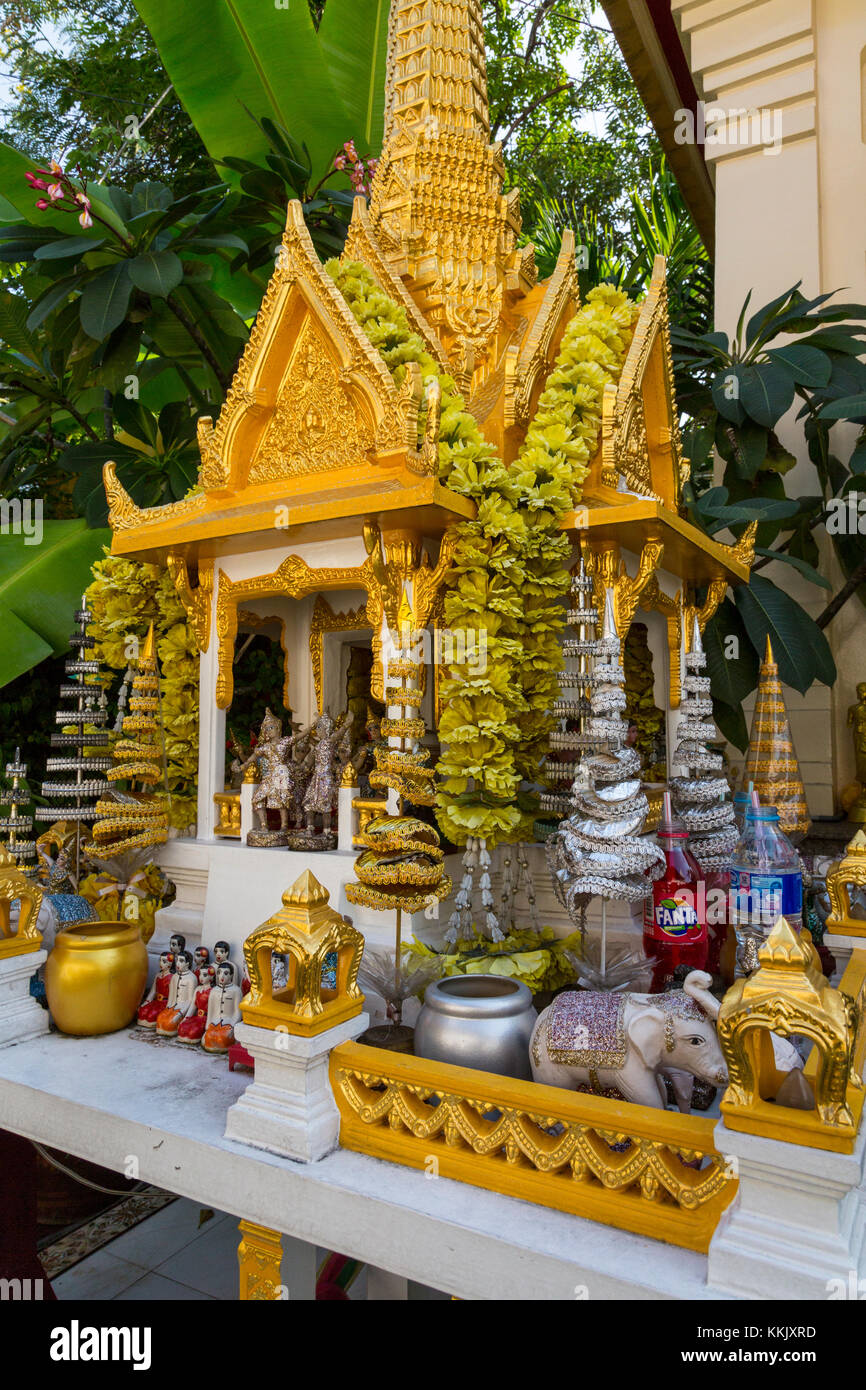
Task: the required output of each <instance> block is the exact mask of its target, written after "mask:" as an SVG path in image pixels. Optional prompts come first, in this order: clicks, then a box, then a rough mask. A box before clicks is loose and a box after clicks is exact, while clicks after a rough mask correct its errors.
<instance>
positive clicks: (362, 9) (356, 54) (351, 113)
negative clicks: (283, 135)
mask: <svg viewBox="0 0 866 1390" xmlns="http://www.w3.org/2000/svg"><path fill="white" fill-rule="evenodd" d="M331 3H334V0H329V4H331ZM136 8H137V9H138V12H139V14H140V15H141V18H142V19H143V20H144V22H145V24H146V25H147V27H148V29H149V30H150V32H151V34H152V36H153V38H154V40H155V42H156V46H157V48H158V49H159V54H160V57H161V59H162V62H163V65H164V67H165V69H166V71H167V72H168V75H169V77H170V78H171V80H172V82H173V83H174V86H175V90H176V92H177V94H178V96H179V97H180V100H181V101H182V102H183V105H184V107H185V108H186V110H187V113H188V115H189V117H190V119H191V120H192V122H193V124H194V125H195V127H196V129H197V131H198V133H199V135H200V136H201V138H202V140H203V141H204V143H205V145H206V146H207V149H208V152H209V153H210V154H211V156H212V157H213V158H214V159H223V158H224V157H225V156H226V155H229V156H233V157H240V158H243V159H248V160H252V161H253V162H255V163H257V164H260V165H264V164H265V162H266V156H267V154H268V153H270V147H269V145H268V143H267V137H266V135H265V133H264V132H263V131H262V130H261V129H260V128H259V127H258V125H257V124H256V121H255V120H253V119H251V118H250V117H251V116H252V117H255V118H256V119H257V120H260V119H261V118H262V117H270V118H271V119H272V120H275V121H278V122H279V123H280V125H282V126H284V127H285V128H286V130H288V131H290V133H291V135H292V138H293V139H294V140H296V141H297V142H298V143H299V144H301V145H306V146H307V149H308V151H309V154H310V158H311V161H312V176H311V182H312V183H314V184H315V183H317V182H318V181H319V179H320V178H322V177H323V175H324V174H325V173H326V172H327V170H328V168H329V167H330V164H331V160H332V159H333V156H334V154H335V153H336V151H337V150H338V149H339V147H340V146H341V145H342V144H343V142H344V141H346V140H349V139H354V140H355V141H356V142H357V145H358V151H359V153H361V154H365V153H368V152H371V151H372V152H376V153H378V149H379V145H380V144H381V138H382V91H383V88H384V52H385V44H386V36H387V29H388V4H387V0H352V3H349V0H337V3H336V6H335V8H336V10H337V13H336V14H335V15H334V16H333V17H332V18H331V19H330V20H329V22H328V23H327V25H325V24H324V21H323V28H322V33H317V32H316V29H315V26H314V25H313V21H312V18H311V17H310V11H309V6H308V5H307V4H306V3H304V2H303V0H298V3H296V2H295V0H290V3H288V4H287V5H285V6H283V5H279V6H278V5H275V4H273V3H269V4H262V0H222V2H221V3H216V4H215V3H214V0H186V3H185V4H183V5H179V4H177V0H136ZM244 108H246V110H245V109H244ZM248 112H249V113H250V114H249V115H248V114H247V113H248Z"/></svg>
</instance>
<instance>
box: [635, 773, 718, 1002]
mask: <svg viewBox="0 0 866 1390" xmlns="http://www.w3.org/2000/svg"><path fill="white" fill-rule="evenodd" d="M657 837H658V843H659V848H660V849H661V850H662V852H663V854H664V856H665V871H664V874H663V875H662V877H661V878H659V879H656V881H655V883H654V884H653V886H652V897H651V898H647V899H646V902H645V904H644V928H643V946H644V954H645V955H646V957H647V959H648V960H650V961H652V963H653V974H652V983H651V985H650V993H651V994H662V993H664V991H665V990H666V989H672V988H674V987H677V986H679V985H681V984H682V979H683V977H684V976H685V974H686V973H687V972H688V971H689V970H705V969H706V965H707V954H708V948H709V943H708V938H707V924H706V921H705V912H704V895H703V894H699V891H698V889H699V885H700V882H701V870H700V867H699V866H698V862H697V860H696V859H695V857H694V855H693V854H692V852H691V850H690V849H689V835H688V831H687V830H686V829H685V828H684V827H683V826H682V825H681V824H680V822H679V821H675V820H674V817H673V814H672V812H671V798H670V793H669V792H665V796H664V809H663V811H662V820H661V824H660V825H659V828H658V832H657Z"/></svg>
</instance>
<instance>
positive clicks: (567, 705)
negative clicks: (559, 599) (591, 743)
mask: <svg viewBox="0 0 866 1390" xmlns="http://www.w3.org/2000/svg"><path fill="white" fill-rule="evenodd" d="M592 587H593V586H592V578H591V577H590V575H588V574H587V572H586V566H585V565H584V562H583V560H582V559H581V561H580V564H579V566H578V568H577V570H576V571H575V573H574V576H573V577H572V581H571V607H570V608H569V610H568V614H567V616H566V624H567V626H568V627H570V628H571V629H572V630H573V631H574V632H576V634H577V636H576V637H566V638H565V640H564V641H563V643H562V655H563V658H564V661H565V663H566V664H565V666H564V669H563V670H562V671H559V672H558V673H557V677H556V678H557V680H558V682H559V690H560V694H559V699H558V700H557V701H556V703H555V704H554V706H553V713H554V714H555V715H556V717H557V718H558V719H559V721H560V725H559V728H558V729H554V731H553V732H552V733H551V735H550V752H549V754H548V756H547V758H546V759H545V761H544V766H543V769H542V771H543V774H544V777H545V780H546V781H547V782H548V783H549V784H550V787H551V790H550V791H545V792H542V793H541V796H540V798H539V803H540V807H541V811H542V813H543V814H542V815H541V816H540V817H539V819H538V820H537V821H536V822H535V834H536V837H537V838H538V839H539V840H546V839H547V837H548V836H549V835H552V834H553V833H554V831H555V830H556V829H557V827H558V825H559V822H560V821H561V820H562V818H563V816H566V815H568V812H569V810H570V809H571V798H570V795H569V789H570V787H571V785H572V783H573V781H574V778H575V776H576V774H577V768H578V758H579V756H580V754H581V753H582V752H583V750H584V749H585V748H586V747H587V746H588V739H587V732H586V727H587V717H588V715H589V699H588V690H589V684H588V681H589V672H590V669H591V666H592V661H593V658H594V657H595V656H596V654H597V652H598V639H597V637H596V629H597V627H598V614H597V612H596V609H595V604H594V603H593V599H592ZM575 663H576V664H575Z"/></svg>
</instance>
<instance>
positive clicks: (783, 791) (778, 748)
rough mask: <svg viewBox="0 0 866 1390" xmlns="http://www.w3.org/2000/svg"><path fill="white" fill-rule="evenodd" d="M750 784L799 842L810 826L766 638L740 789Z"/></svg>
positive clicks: (769, 644)
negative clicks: (773, 808) (773, 807)
mask: <svg viewBox="0 0 866 1390" xmlns="http://www.w3.org/2000/svg"><path fill="white" fill-rule="evenodd" d="M749 782H751V783H752V785H753V787H754V789H755V791H756V792H757V793H758V796H759V797H760V799H761V802H762V804H763V805H765V806H775V807H776V809H777V811H778V812H779V825H780V827H781V828H782V830H784V832H785V834H786V835H790V836H792V837H793V838H794V839H796V840H799V839H802V838H803V836H804V835H806V834H808V831H809V827H810V825H811V824H812V822H811V820H810V819H809V810H808V807H807V805H806V792H805V789H804V787H803V778H802V776H801V774H800V764H799V762H798V761H797V754H796V751H795V749H794V741H793V739H792V738H791V726H790V724H789V722H788V711H787V710H786V708H785V697H784V696H783V694H782V683H781V681H780V680H779V668H778V666H777V664H776V661H775V658H774V656H773V647H772V643H771V642H770V639H769V637H768V638H767V646H766V649H765V652H764V660H763V661H762V662H761V672H760V678H759V681H758V694H757V697H756V700H755V712H754V714H753V715H752V730H751V734H750V735H749V749H748V752H747V753H746V766H745V768H744V770H743V785H744V786H746V785H748V783H749Z"/></svg>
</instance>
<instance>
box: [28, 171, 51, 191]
mask: <svg viewBox="0 0 866 1390" xmlns="http://www.w3.org/2000/svg"><path fill="white" fill-rule="evenodd" d="M24 177H25V179H26V180H27V182H28V183H29V184H30V187H31V188H47V187H48V184H47V183H46V182H45V180H44V179H40V178H37V176H36V175H35V174H25V175H24Z"/></svg>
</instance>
